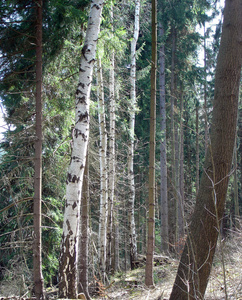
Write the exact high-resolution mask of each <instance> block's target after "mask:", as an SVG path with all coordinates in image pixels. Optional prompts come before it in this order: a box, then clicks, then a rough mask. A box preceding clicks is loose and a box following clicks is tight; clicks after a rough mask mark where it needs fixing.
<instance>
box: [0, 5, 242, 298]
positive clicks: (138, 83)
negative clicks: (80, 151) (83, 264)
mask: <svg viewBox="0 0 242 300" xmlns="http://www.w3.org/2000/svg"><path fill="white" fill-rule="evenodd" d="M36 3H37V4H38V1H34V0H23V1H18V0H14V1H8V0H2V1H1V4H0V20H1V21H0V62H1V63H0V64H1V67H0V79H1V82H0V100H1V104H0V105H1V110H2V114H3V118H4V125H3V126H1V132H2V134H1V143H0V284H1V282H2V283H4V282H6V281H8V282H9V281H11V282H12V283H13V285H14V286H15V293H16V295H19V296H23V295H27V292H28V291H30V290H32V288H33V271H32V270H33V249H32V244H33V240H34V234H33V230H34V228H33V227H34V221H33V220H34V218H33V210H34V207H33V206H34V204H33V202H34V201H33V199H34V193H35V191H34V178H35V161H36V157H35V148H36V143H35V142H36V132H35V121H36V107H35V101H36V63H35V62H36V44H37V43H36V32H35V30H36V24H37V14H36V5H37V4H36ZM138 6H140V8H139V18H137V7H138ZM151 7H152V4H151V2H150V1H143V0H142V1H140V2H139V1H137V0H136V1H130V0H120V1H107V2H106V3H105V4H104V7H103V12H102V19H101V26H100V34H99V38H98V41H97V52H96V59H95V64H94V71H93V78H92V86H91V94H90V137H89V143H88V160H87V163H86V169H87V170H86V172H85V178H88V179H87V185H88V187H86V188H85V189H84V187H83V190H84V192H86V193H84V192H83V195H82V204H83V203H86V206H87V207H88V209H87V210H86V207H85V206H81V215H84V211H85V216H86V217H87V218H88V221H87V223H88V230H87V232H86V231H85V230H84V229H83V227H80V234H82V235H81V237H80V242H79V245H80V246H81V245H82V243H84V242H83V240H82V239H81V238H86V236H87V239H88V242H87V245H88V258H87V260H88V262H87V264H88V270H87V273H88V275H89V286H92V287H93V286H96V285H97V283H102V284H103V285H109V284H110V276H111V275H113V274H115V273H116V274H117V273H118V272H124V271H125V272H126V271H127V270H129V269H135V268H136V267H138V266H139V264H140V263H141V261H143V259H144V257H145V255H146V251H147V235H148V220H149V217H148V214H149V203H148V201H149V148H150V147H149V146H150V94H151V80H150V72H151V69H152V61H151V52H152V36H151V30H152V24H151ZM89 10H90V3H89V1H83V0H82V1H75V0H71V1H61V0H51V1H43V20H42V30H43V37H42V46H43V55H42V69H43V75H42V130H43V145H42V176H43V177H42V197H41V198H42V225H41V228H42V259H43V260H42V268H43V270H42V271H43V277H44V285H45V287H52V286H56V285H57V284H58V279H59V277H58V270H59V257H60V255H61V254H60V252H61V237H62V231H63V230H62V224H63V215H64V209H65V198H66V181H67V170H68V165H69V163H70V160H71V152H72V148H73V138H74V136H75V132H76V131H75V130H74V127H75V97H76V96H75V94H76V91H77V85H78V78H79V72H80V57H81V56H83V55H84V56H85V51H84V50H83V49H84V47H83V46H84V41H85V37H86V31H87V20H88V16H89ZM222 16H223V3H222V4H221V3H219V2H218V1H212V0H196V1H190V0H182V1H180V0H171V1H166V0H159V1H158V9H157V25H158V26H157V33H158V41H157V49H158V64H157V92H156V95H157V104H156V109H157V110H156V131H155V141H156V149H155V219H154V225H155V235H154V238H155V243H154V245H155V248H154V253H155V254H156V255H157V256H158V257H160V259H161V258H162V257H172V258H176V259H179V257H180V255H181V253H182V250H183V246H184V243H185V239H186V236H187V231H186V230H187V225H188V224H189V222H190V220H191V216H192V214H193V211H194V205H195V201H196V196H197V193H198V189H199V183H200V178H201V174H202V171H203V164H204V159H205V154H206V151H207V146H208V144H209V140H210V127H211V117H212V112H213V98H214V85H215V67H216V59H217V54H218V50H219V44H220V37H221V30H222V21H223V17H222ZM137 22H138V23H139V24H138V25H137ZM137 33H138V35H137V36H135V34H137ZM134 40H135V41H136V44H135V52H132V49H134V48H132V43H133V41H134ZM132 55H133V56H135V58H136V60H135V68H136V69H135V75H133V74H134V73H132V72H134V68H133V66H134V61H133V56H132ZM132 78H134V80H133V81H132ZM134 82H135V85H133V83H134ZM131 91H135V92H134V93H131ZM238 116H239V118H238V124H237V135H236V141H235V147H234V155H233V165H232V171H231V174H230V178H229V185H228V191H227V198H226V207H225V212H224V215H223V218H222V220H221V229H220V234H221V237H222V238H223V239H225V240H227V239H233V238H234V236H236V238H237V237H238V232H239V230H240V215H241V208H242V179H241V169H242V123H241V122H242V104H241V97H240V101H239V110H238ZM103 143H104V144H103ZM104 149H105V150H104ZM103 154H105V155H103ZM105 176H106V177H105ZM105 178H106V181H105V180H104V181H103V179H105ZM105 184H106V187H104V186H105ZM87 191H88V192H87ZM84 197H86V198H87V199H86V200H85V201H86V202H84V200H83V198H84ZM105 197H106V198H105ZM103 207H105V211H104V210H103ZM166 207H167V209H165V208H166ZM80 220H82V222H83V218H82V219H80ZM105 220H106V221H105ZM82 222H80V223H81V224H82ZM104 228H105V230H104ZM164 228H165V229H166V230H164ZM84 232H85V234H84ZM103 247H105V251H103V250H102V249H103ZM82 250H83V249H82ZM80 251H81V250H80ZM79 276H81V275H79ZM86 280H88V279H86ZM99 288H100V287H99ZM93 290H95V292H96V289H95V288H93V289H91V288H90V293H91V291H93ZM83 292H84V293H85V294H86V291H85V290H84V291H83ZM0 294H4V291H2V290H1V289H0ZM86 297H87V298H88V297H89V295H88V293H87V294H86Z"/></svg>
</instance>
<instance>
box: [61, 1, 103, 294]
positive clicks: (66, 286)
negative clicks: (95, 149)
mask: <svg viewBox="0 0 242 300" xmlns="http://www.w3.org/2000/svg"><path fill="white" fill-rule="evenodd" d="M102 8H103V0H94V1H92V3H91V10H90V14H89V20H88V26H87V32H86V38H85V43H84V46H83V48H82V56H81V62H80V69H79V71H80V72H79V83H78V87H77V91H76V100H75V104H76V107H75V127H74V130H73V148H72V153H71V162H70V165H69V170H68V175H67V181H66V203H65V212H64V222H63V235H62V241H61V255H60V267H59V280H60V282H59V293H60V297H61V298H77V249H78V231H79V211H80V199H81V193H82V182H83V173H84V168H85V162H86V154H87V145H88V138H89V101H90V100H89V99H90V90H91V82H92V73H93V66H94V62H95V56H96V45H97V39H98V33H99V30H100V21H101V13H102Z"/></svg>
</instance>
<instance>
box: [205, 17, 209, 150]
mask: <svg viewBox="0 0 242 300" xmlns="http://www.w3.org/2000/svg"><path fill="white" fill-rule="evenodd" d="M204 123H205V135H204V139H205V153H206V151H207V147H208V115H207V50H206V25H205V22H204Z"/></svg>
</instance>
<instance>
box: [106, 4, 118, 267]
mask: <svg viewBox="0 0 242 300" xmlns="http://www.w3.org/2000/svg"><path fill="white" fill-rule="evenodd" d="M111 22H112V24H113V9H112V11H111ZM112 30H113V26H112ZM109 99H110V132H109V171H108V172H109V174H108V223H107V262H106V265H107V270H108V271H111V270H110V268H111V261H112V259H111V254H112V248H111V245H112V239H113V238H115V236H114V234H113V203H114V185H115V122H116V120H115V119H116V112H115V97H114V50H112V52H111V57H110V72H109Z"/></svg>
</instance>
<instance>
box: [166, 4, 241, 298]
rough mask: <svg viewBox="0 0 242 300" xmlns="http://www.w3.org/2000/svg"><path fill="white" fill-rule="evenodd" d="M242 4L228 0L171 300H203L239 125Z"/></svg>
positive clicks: (222, 211)
mask: <svg viewBox="0 0 242 300" xmlns="http://www.w3.org/2000/svg"><path fill="white" fill-rule="evenodd" d="M241 28H242V2H241V0H226V2H225V10H224V23H223V30H222V37H221V43H220V49H219V55H218V60H217V68H216V75H215V94H214V108H213V119H212V123H211V136H210V137H211V139H210V140H211V144H210V145H208V150H207V154H206V159H205V165H204V172H203V175H202V178H201V183H200V189H199V192H198V195H197V201H196V206H195V211H194V214H193V217H192V220H191V225H190V227H189V229H188V237H187V241H186V245H185V249H184V251H183V254H182V257H181V262H180V265H179V268H178V272H177V276H176V280H175V283H174V286H173V291H172V293H171V296H170V299H172V300H173V299H184V300H185V299H203V297H204V294H205V291H206V287H207V283H208V278H209V274H210V271H211V267H212V261H213V257H214V252H215V248H216V243H217V239H218V234H219V225H220V221H221V219H222V217H223V213H224V205H225V199H226V192H227V186H228V180H229V174H230V171H231V163H232V157H233V150H234V141H235V134H236V124H237V110H238V95H239V84H240V74H241V62H242V30H241Z"/></svg>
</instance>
